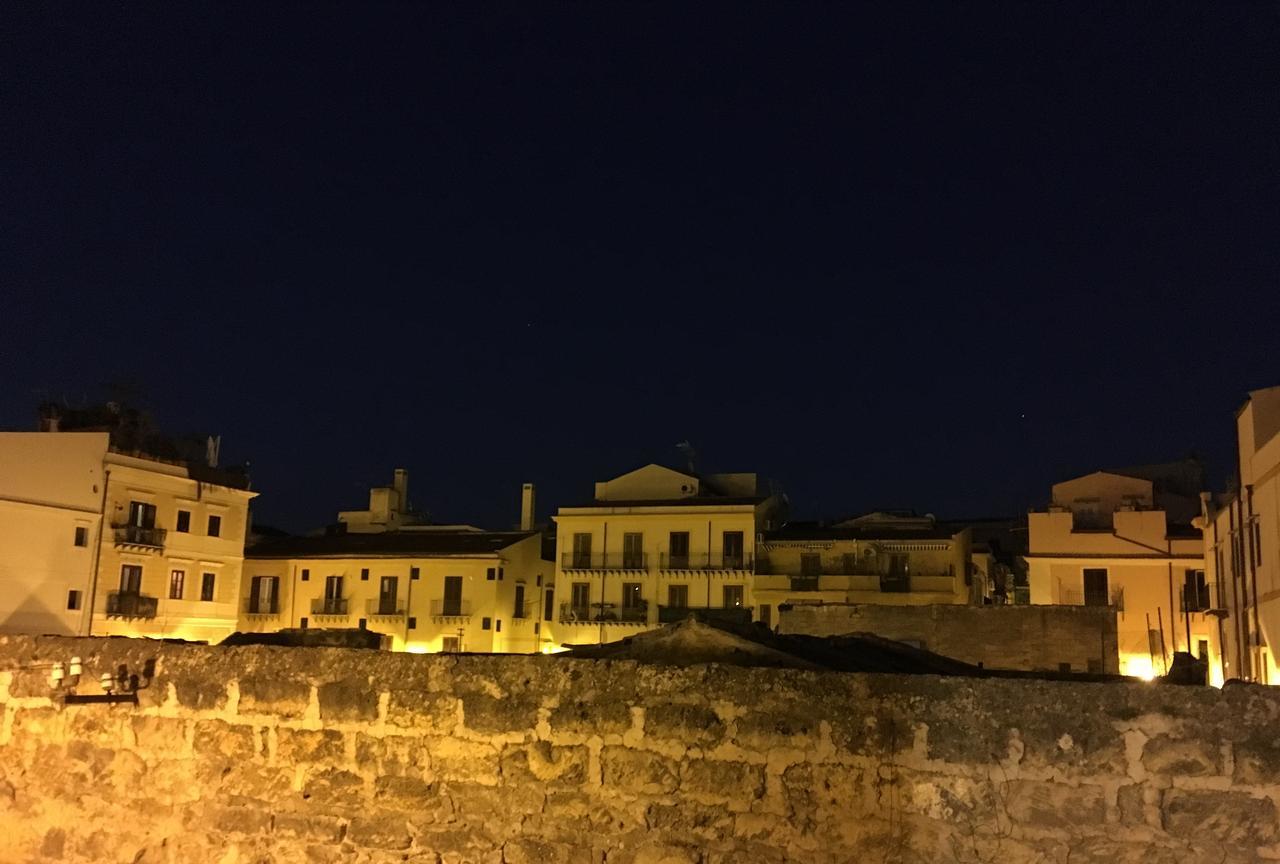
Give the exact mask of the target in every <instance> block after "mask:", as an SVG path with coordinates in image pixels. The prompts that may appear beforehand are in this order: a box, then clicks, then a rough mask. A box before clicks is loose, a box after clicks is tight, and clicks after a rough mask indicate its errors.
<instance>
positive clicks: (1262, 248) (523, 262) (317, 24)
mask: <svg viewBox="0 0 1280 864" xmlns="http://www.w3.org/2000/svg"><path fill="white" fill-rule="evenodd" d="M181 5H182V8H169V5H167V4H166V5H161V4H154V5H151V6H146V5H139V6H137V7H134V6H127V7H119V6H117V5H115V4H112V5H111V6H110V7H109V8H108V6H107V4H96V5H94V6H92V7H87V6H84V5H59V4H48V5H40V6H33V8H31V9H28V10H26V11H18V10H16V9H15V8H13V7H12V6H10V7H6V8H5V10H4V11H2V12H0V32H3V34H4V35H3V36H2V37H0V40H3V46H4V47H3V51H0V72H3V74H2V75H0V88H2V90H0V104H2V105H3V118H4V120H3V129H2V131H0V201H2V202H3V206H2V207H0V370H3V372H2V375H0V381H2V382H3V386H2V387H0V426H4V427H11V428H27V427H29V426H30V425H31V424H32V423H33V418H34V407H35V403H36V402H37V401H38V400H39V399H41V398H46V397H52V398H65V399H68V400H70V401H72V402H76V401H81V400H84V399H86V398H93V397H95V396H100V395H101V394H102V392H103V391H102V389H101V387H100V385H101V383H102V382H107V381H125V382H133V383H135V384H137V385H138V386H140V387H141V388H142V391H143V392H144V394H145V402H146V403H147V404H149V405H150V407H152V408H153V409H154V410H155V412H156V413H157V415H158V416H159V418H160V420H161V421H162V423H163V424H164V425H165V426H167V427H169V428H171V429H174V430H175V431H186V430H194V429H202V430H211V431H215V432H220V433H222V435H223V436H224V453H225V455H226V456H228V457H230V458H231V459H248V460H250V461H251V462H252V466H253V476H254V482H255V487H256V488H257V489H259V490H260V491H261V492H262V497H261V498H260V499H259V506H258V508H257V510H258V515H259V519H260V520H261V521H268V522H272V523H275V524H279V525H283V526H284V527H287V528H290V529H297V530H301V529H306V528H309V527H313V526H315V525H318V524H321V523H323V522H325V521H328V520H331V519H332V518H333V516H334V513H335V512H336V511H337V510H339V509H343V508H349V507H353V506H359V505H360V504H361V502H362V501H363V500H364V496H365V489H366V487H367V486H368V485H370V484H371V483H379V482H385V481H387V480H389V478H390V471H391V469H392V468H393V467H394V466H396V465H404V466H407V467H408V468H409V469H410V470H411V472H412V480H411V485H412V490H411V491H412V493H413V494H412V497H413V499H414V500H415V503H417V504H418V506H420V507H423V508H426V509H428V510H430V511H431V512H432V513H433V515H435V516H436V517H438V518H441V519H454V518H457V519H465V520H472V521H478V522H480V523H483V524H490V525H495V526H499V525H505V524H507V523H509V522H510V521H512V520H514V519H515V517H516V512H517V509H518V497H519V484H520V483H521V481H525V480H532V481H535V482H537V483H538V484H539V488H540V499H541V501H542V503H543V505H544V508H543V509H544V510H545V509H546V508H547V507H549V506H551V505H555V504H560V503H571V502H572V501H574V500H580V499H584V498H586V497H588V496H589V495H590V491H591V483H592V481H593V480H596V479H603V478H605V477H608V476H611V475H613V474H617V473H621V472H622V471H625V470H628V469H630V468H632V467H635V466H636V465H638V464H640V463H642V462H644V461H647V460H650V459H659V460H667V461H675V460H677V459H678V454H677V453H676V451H675V449H674V446H673V445H674V444H675V443H676V442H678V441H681V440H684V439H689V440H691V441H693V442H694V444H695V445H696V447H697V448H698V451H699V454H700V456H701V459H700V467H703V468H705V469H706V470H709V471H710V470H757V471H760V472H762V473H764V474H767V475H770V476H773V477H775V478H777V480H778V481H779V482H780V483H781V484H782V486H783V488H784V489H786V490H787V491H788V492H789V493H790V495H791V497H792V499H793V501H794V502H795V504H796V507H797V510H798V512H799V513H800V514H801V515H818V514H822V515H839V514H843V513H846V512H852V511H857V510H860V509H865V508H870V507H878V506H914V507H916V508H918V509H920V510H928V511H934V512H937V513H939V514H946V515H951V516H968V515H976V514H987V513H1008V512H1016V511H1018V510H1020V509H1022V508H1024V507H1026V506H1027V505H1029V504H1031V503H1034V502H1036V501H1038V500H1040V499H1042V498H1045V497H1047V494H1048V487H1049V485H1050V484H1051V483H1052V482H1054V481H1055V480H1058V479H1062V478H1063V477H1066V476H1070V475H1071V474H1072V473H1074V472H1083V471H1087V470H1092V469H1094V468H1096V467H1100V466H1102V465H1115V464H1125V463H1132V462H1140V461H1153V460H1161V459H1166V458H1176V457H1179V456H1182V455H1185V454H1186V453H1187V452H1189V451H1192V450H1195V451H1199V452H1201V453H1203V454H1205V455H1207V456H1208V457H1209V458H1210V460H1211V466H1212V468H1213V469H1214V472H1215V475H1216V476H1218V477H1221V476H1222V475H1223V474H1225V472H1226V471H1227V470H1228V468H1229V463H1230V459H1231V455H1232V447H1233V413H1232V412H1233V410H1234V409H1235V408H1236V407H1237V406H1238V404H1239V403H1240V401H1241V399H1242V398H1243V395H1244V392H1245V391H1246V390H1248V389H1251V388H1256V387H1262V386H1269V385H1273V384H1277V383H1280V284H1278V278H1277V277H1280V242H1278V241H1280V110H1278V109H1277V105H1280V52H1277V50H1276V45H1277V44H1280V18H1278V16H1277V10H1276V7H1275V6H1274V4H1270V3H1266V4H1263V3H1259V4H1243V3H1236V4H1215V5H1206V4H1172V5H1170V4H1167V3H1151V4H1133V3H1128V4H1110V3H1098V4H1046V3H1030V4H1028V3H1008V4H986V5H984V4H952V3H939V4H911V3H903V2H887V3H880V4H858V5H856V6H854V5H853V4H847V5H827V4H823V5H817V4H814V5H806V6H801V5H793V4H778V3H768V4H761V5H746V6H744V5H740V4H733V5H729V6H711V5H702V4H699V5H697V6H693V5H690V4H675V5H664V4H629V5H620V4H606V3H598V4H573V5H570V4H559V3H557V4H536V3H528V2H521V3H513V4H503V5H492V4H453V5H452V6H448V5H446V4H432V5H426V4H423V5H420V6H399V7H375V6H371V5H370V4H367V3H360V4H351V5H349V6H333V5H326V6H322V7H314V6H303V5H297V6H290V7H281V6H278V5H276V4H252V5H244V6H239V7H234V8H223V7H215V6H205V7H198V8H197V7H190V6H187V4H181ZM1118 6H1119V7H1120V8H1117V7H1118Z"/></svg>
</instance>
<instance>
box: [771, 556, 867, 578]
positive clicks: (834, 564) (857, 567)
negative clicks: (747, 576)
mask: <svg viewBox="0 0 1280 864" xmlns="http://www.w3.org/2000/svg"><path fill="white" fill-rule="evenodd" d="M789 563H790V566H791V567H792V568H795V567H797V566H798V565H797V564H796V561H795V559H794V558H793V559H791V561H790V562H789ZM787 564H788V562H787V561H786V559H785V558H784V559H783V560H782V561H774V560H773V559H771V558H767V557H765V556H764V555H761V556H759V557H758V558H756V572H757V573H759V574H762V575H765V576H787V575H790V574H788V573H787V572H786V571H787V569H788V566H787ZM812 566H813V565H811V564H810V565H808V567H809V569H808V570H807V571H806V572H805V573H804V574H803V575H804V576H806V577H814V578H816V577H818V576H879V575H880V571H879V570H878V569H876V565H875V564H873V563H870V562H867V563H863V562H861V561H859V562H858V563H851V562H848V561H845V560H843V559H842V558H825V559H823V561H822V562H821V564H820V565H819V567H818V569H817V571H816V572H815V571H814V570H813V569H812ZM792 578H795V577H792Z"/></svg>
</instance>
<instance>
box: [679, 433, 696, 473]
mask: <svg viewBox="0 0 1280 864" xmlns="http://www.w3.org/2000/svg"><path fill="white" fill-rule="evenodd" d="M676 449H677V450H679V451H680V452H681V453H683V454H684V460H685V463H686V464H687V465H688V466H689V473H690V474H692V473H694V471H693V461H694V460H695V459H696V458H697V457H698V454H697V453H695V452H694V449H693V445H692V444H690V443H689V442H688V441H681V442H680V443H679V444H677V445H676Z"/></svg>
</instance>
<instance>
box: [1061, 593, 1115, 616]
mask: <svg viewBox="0 0 1280 864" xmlns="http://www.w3.org/2000/svg"><path fill="white" fill-rule="evenodd" d="M1059 595H1060V600H1061V603H1062V605H1064V606H1114V607H1116V609H1117V610H1119V611H1120V612H1123V611H1124V589H1123V588H1112V589H1111V590H1109V591H1080V590H1077V589H1072V590H1064V591H1061V592H1059Z"/></svg>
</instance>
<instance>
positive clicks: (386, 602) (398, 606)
mask: <svg viewBox="0 0 1280 864" xmlns="http://www.w3.org/2000/svg"><path fill="white" fill-rule="evenodd" d="M364 611H365V614H366V615H368V616H369V617H371V618H372V617H373V616H375V615H378V616H383V617H386V616H402V615H404V603H403V602H402V601H401V600H400V598H399V597H379V598H377V599H375V600H366V601H365V604H364Z"/></svg>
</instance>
